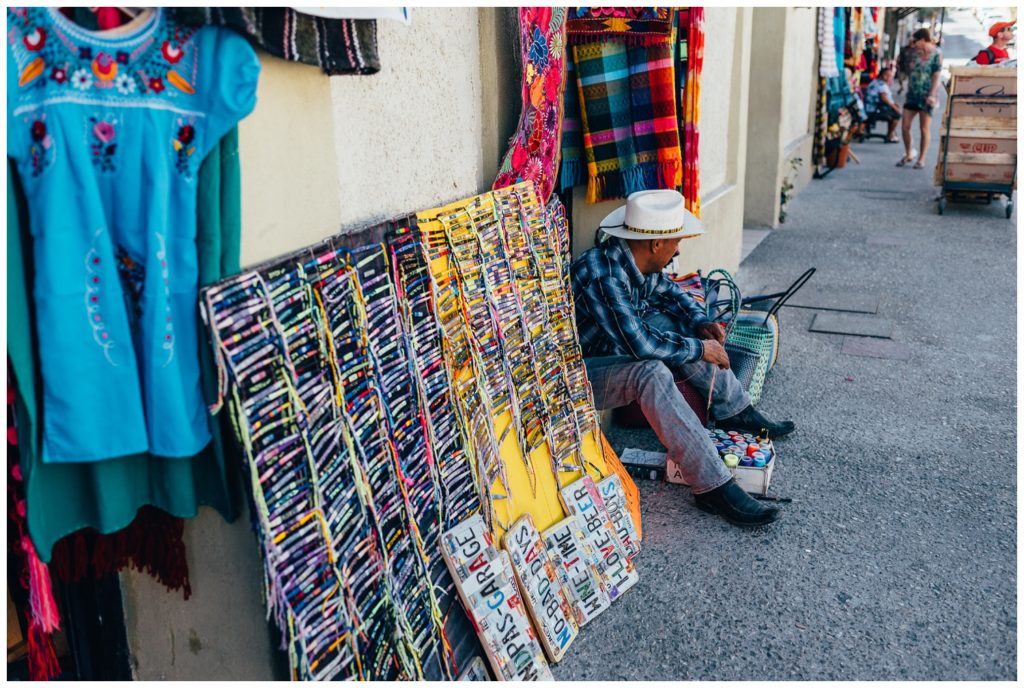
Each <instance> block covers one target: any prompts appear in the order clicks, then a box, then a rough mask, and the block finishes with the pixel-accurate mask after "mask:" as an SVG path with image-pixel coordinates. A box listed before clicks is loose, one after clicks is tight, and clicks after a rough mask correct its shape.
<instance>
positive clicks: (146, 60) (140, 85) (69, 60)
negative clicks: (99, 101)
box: [7, 7, 199, 98]
mask: <svg viewBox="0 0 1024 688" xmlns="http://www.w3.org/2000/svg"><path fill="white" fill-rule="evenodd" d="M48 13H49V9H48V8H46V7H29V8H11V9H8V12H7V18H8V28H9V30H8V38H9V41H10V44H11V46H12V48H14V53H15V61H16V63H17V66H18V70H19V73H18V85H19V86H22V87H25V86H29V85H31V86H33V87H35V86H38V87H40V88H44V87H46V86H47V85H52V86H54V87H57V88H61V89H63V88H68V87H70V88H71V89H72V91H73V92H75V93H85V92H88V91H91V90H92V89H116V91H117V93H119V94H120V95H122V96H131V97H138V96H140V95H155V96H161V97H164V98H167V97H174V96H176V95H177V96H180V95H181V94H186V95H194V94H195V92H196V90H195V84H196V81H197V70H198V68H199V60H198V55H197V49H196V45H195V43H194V42H193V41H192V37H193V35H194V34H195V32H196V31H197V30H198V28H196V27H183V26H179V25H177V24H174V23H173V22H171V21H167V20H166V19H165V18H163V17H162V15H161V16H160V17H157V18H155V19H153V21H155V22H157V23H158V25H157V26H155V27H154V28H153V30H152V31H151V32H150V35H148V36H146V37H145V38H140V39H139V41H138V44H137V45H134V46H126V47H125V48H124V49H123V50H111V51H109V52H108V51H106V50H101V49H96V48H93V47H91V46H86V45H80V42H81V41H82V40H83V39H82V37H81V36H79V35H78V34H77V32H75V31H74V30H73V29H71V28H68V27H64V26H61V23H60V21H59V20H55V19H53V18H51V17H50V16H49V15H48ZM44 24H45V27H44V26H43V25H44ZM48 29H49V30H48Z"/></svg>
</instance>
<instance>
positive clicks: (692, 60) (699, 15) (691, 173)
mask: <svg viewBox="0 0 1024 688" xmlns="http://www.w3.org/2000/svg"><path fill="white" fill-rule="evenodd" d="M683 27H685V30H686V33H687V41H686V80H685V82H683V87H682V90H681V93H680V95H679V102H680V112H681V116H682V121H681V126H680V131H681V132H682V135H681V136H682V151H683V176H682V188H681V189H680V191H681V192H682V194H683V197H684V198H685V199H686V209H687V210H689V211H690V212H691V213H693V214H694V215H695V216H697V217H700V155H699V154H700V129H699V126H698V125H699V123H700V78H701V72H702V71H703V70H704V8H703V7H691V8H689V10H681V11H680V12H679V31H680V33H682V31H683Z"/></svg>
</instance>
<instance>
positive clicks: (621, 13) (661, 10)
mask: <svg viewBox="0 0 1024 688" xmlns="http://www.w3.org/2000/svg"><path fill="white" fill-rule="evenodd" d="M671 30H672V8H670V7H573V8H571V9H570V10H569V21H568V36H569V43H571V44H573V45H579V44H582V43H589V42H592V41H608V40H618V41H625V42H626V43H627V44H629V45H649V44H650V43H652V42H660V41H662V40H664V39H665V37H666V36H668V34H669V32H670V31H671Z"/></svg>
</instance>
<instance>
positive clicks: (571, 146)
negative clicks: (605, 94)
mask: <svg viewBox="0 0 1024 688" xmlns="http://www.w3.org/2000/svg"><path fill="white" fill-rule="evenodd" d="M565 84H566V85H565V89H564V92H563V94H562V113H563V116H562V169H561V171H560V172H559V177H558V189H559V191H563V192H564V191H565V190H566V189H571V188H572V187H574V186H576V185H577V184H582V183H583V121H582V120H581V119H580V89H579V82H578V81H577V80H576V60H575V58H574V55H573V51H572V50H571V49H570V50H567V51H566V53H565Z"/></svg>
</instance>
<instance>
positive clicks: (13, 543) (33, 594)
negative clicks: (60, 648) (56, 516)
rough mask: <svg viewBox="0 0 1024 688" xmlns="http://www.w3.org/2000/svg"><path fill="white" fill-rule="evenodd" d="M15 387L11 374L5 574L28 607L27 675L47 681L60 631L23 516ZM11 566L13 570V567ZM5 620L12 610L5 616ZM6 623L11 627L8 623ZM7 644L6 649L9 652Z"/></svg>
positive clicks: (55, 668)
mask: <svg viewBox="0 0 1024 688" xmlns="http://www.w3.org/2000/svg"><path fill="white" fill-rule="evenodd" d="M14 399H15V393H14V385H13V384H11V380H10V374H9V373H8V380H7V534H8V535H7V548H8V570H9V571H11V572H12V573H14V574H15V578H16V579H17V581H18V583H19V584H20V586H21V588H22V590H24V591H25V592H27V593H28V604H25V605H24V606H23V610H24V614H25V620H26V622H27V623H28V632H27V633H26V636H27V642H28V674H29V678H30V679H31V680H33V681H49V680H50V679H51V678H55V677H56V676H58V675H60V671H61V669H60V662H58V660H57V653H56V650H55V646H54V644H53V632H54V631H56V630H58V629H59V628H60V612H59V611H58V609H57V603H56V601H55V600H54V598H53V586H52V584H51V582H50V572H49V570H48V569H47V568H46V565H45V564H43V563H42V562H41V561H40V560H39V556H38V555H37V554H36V548H35V547H34V546H33V545H32V538H30V537H29V534H28V526H27V524H26V522H25V515H26V513H27V511H28V505H27V503H26V502H25V488H24V481H23V480H22V475H21V465H20V463H19V456H18V430H17V428H16V427H15V421H14ZM12 564H13V567H12ZM7 585H8V587H7V591H8V593H7V599H8V602H10V601H11V590H13V589H14V586H13V584H12V582H11V581H10V580H8V584H7ZM7 618H8V620H9V619H10V618H11V610H8V612H7ZM8 623H10V622H9V621H8ZM10 642H11V641H10V640H8V649H10Z"/></svg>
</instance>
